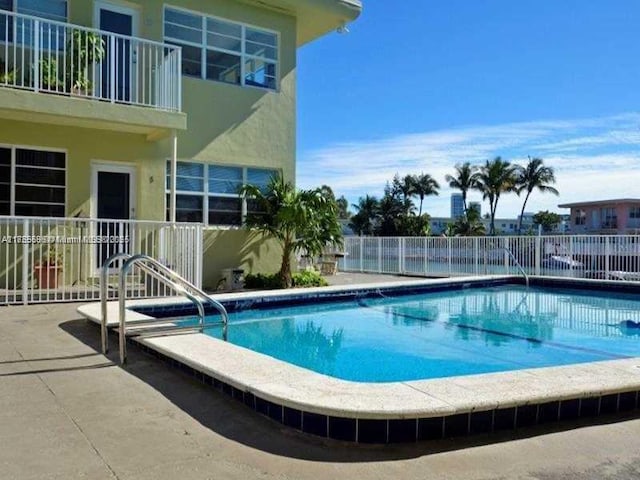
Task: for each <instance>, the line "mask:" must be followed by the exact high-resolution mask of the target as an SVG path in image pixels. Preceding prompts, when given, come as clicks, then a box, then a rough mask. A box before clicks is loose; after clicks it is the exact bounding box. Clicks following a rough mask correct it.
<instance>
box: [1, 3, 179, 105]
mask: <svg viewBox="0 0 640 480" xmlns="http://www.w3.org/2000/svg"><path fill="white" fill-rule="evenodd" d="M181 68H182V67H181V48H180V47H177V46H175V45H169V44H163V43H159V42H153V41H151V40H143V39H140V38H136V37H130V36H125V35H118V34H115V33H111V32H105V31H102V30H96V29H91V28H85V27H81V26H78V25H73V24H69V23H63V22H56V21H52V20H44V19H42V18H38V17H32V16H29V15H23V14H18V13H12V12H8V11H4V10H0V86H4V87H13V88H21V89H28V90H32V91H35V92H47V93H54V94H61V95H72V96H77V97H85V98H91V99H96V100H103V101H108V102H112V103H125V104H131V105H140V106H146V107H153V108H156V109H162V110H171V111H180V110H181V108H182V105H181V99H182V95H181V83H180V82H181Z"/></svg>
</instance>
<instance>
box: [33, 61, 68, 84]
mask: <svg viewBox="0 0 640 480" xmlns="http://www.w3.org/2000/svg"><path fill="white" fill-rule="evenodd" d="M39 63H40V65H39V66H40V81H41V82H40V83H41V86H42V88H43V89H44V90H45V91H47V90H49V91H53V92H60V91H61V90H62V89H61V87H62V86H63V85H62V80H60V75H59V74H58V60H57V59H56V58H43V59H42V60H40V62H39Z"/></svg>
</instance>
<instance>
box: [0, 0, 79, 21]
mask: <svg viewBox="0 0 640 480" xmlns="http://www.w3.org/2000/svg"><path fill="white" fill-rule="evenodd" d="M0 10H8V11H10V12H17V13H23V14H25V15H31V16H32V17H39V18H46V19H48V20H57V21H59V22H66V21H67V0H0Z"/></svg>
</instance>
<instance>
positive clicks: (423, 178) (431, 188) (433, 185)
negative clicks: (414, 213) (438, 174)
mask: <svg viewBox="0 0 640 480" xmlns="http://www.w3.org/2000/svg"><path fill="white" fill-rule="evenodd" d="M410 182H411V183H412V184H413V189H412V190H413V191H412V194H413V195H416V196H417V197H418V198H419V199H420V208H419V209H418V216H419V217H420V216H422V202H423V201H424V197H427V196H429V195H440V192H439V190H440V184H439V183H438V182H436V180H435V179H434V178H433V177H432V176H431V175H429V174H428V173H421V174H420V175H412V176H411V180H410Z"/></svg>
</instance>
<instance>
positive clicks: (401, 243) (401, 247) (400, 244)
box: [398, 237, 404, 274]
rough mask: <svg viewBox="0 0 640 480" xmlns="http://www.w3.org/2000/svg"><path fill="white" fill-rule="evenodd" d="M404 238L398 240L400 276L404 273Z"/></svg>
mask: <svg viewBox="0 0 640 480" xmlns="http://www.w3.org/2000/svg"><path fill="white" fill-rule="evenodd" d="M403 263H404V237H400V238H398V273H400V274H402V273H403V271H404V268H403V267H404V265H403Z"/></svg>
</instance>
